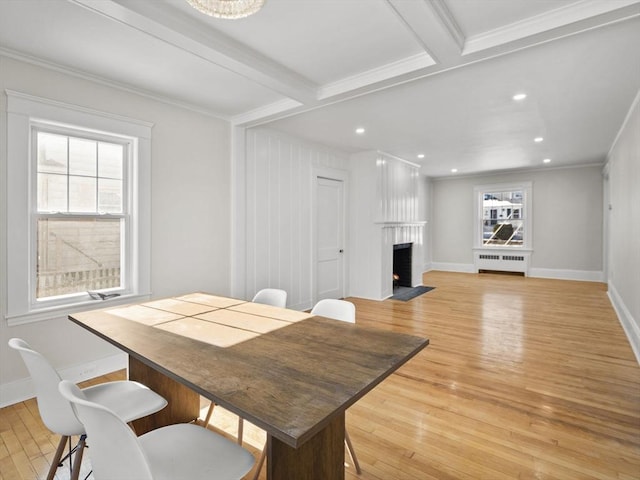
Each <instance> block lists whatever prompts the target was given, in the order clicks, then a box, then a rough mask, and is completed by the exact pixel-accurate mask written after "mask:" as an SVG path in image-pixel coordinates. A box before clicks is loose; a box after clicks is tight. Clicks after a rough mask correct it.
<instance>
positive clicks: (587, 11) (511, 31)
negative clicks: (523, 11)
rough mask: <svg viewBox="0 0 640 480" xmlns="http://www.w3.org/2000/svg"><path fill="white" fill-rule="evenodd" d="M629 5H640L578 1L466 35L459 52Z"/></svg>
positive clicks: (626, 0) (634, 0)
mask: <svg viewBox="0 0 640 480" xmlns="http://www.w3.org/2000/svg"><path fill="white" fill-rule="evenodd" d="M633 5H638V6H639V7H640V2H639V0H608V1H606V2H603V1H601V0H580V1H578V2H575V3H571V4H569V5H564V6H562V7H559V8H556V9H555V10H550V11H548V12H545V13H542V14H540V15H536V16H533V17H529V18H527V19H525V20H521V21H518V22H514V23H511V24H509V25H505V26H503V27H500V28H496V29H494V30H490V31H488V32H485V33H482V34H479V35H473V36H471V37H469V38H467V41H466V42H465V45H464V48H463V51H462V55H463V56H464V55H470V54H472V53H476V52H480V51H482V50H487V49H490V48H494V47H498V46H502V45H505V44H508V43H511V42H515V41H517V40H521V39H523V38H526V37H530V36H532V35H537V34H541V33H544V32H548V31H550V30H553V29H556V28H560V27H564V26H567V25H570V24H573V23H577V22H580V21H583V20H588V19H590V18H593V17H597V16H599V15H603V14H606V13H610V12H614V11H615V10H621V9H623V8H625V7H631V6H633ZM638 14H640V8H639V9H638V11H636V12H635V15H638ZM629 16H634V13H633V12H631V13H630V15H629ZM550 36H551V34H550ZM554 37H555V35H554Z"/></svg>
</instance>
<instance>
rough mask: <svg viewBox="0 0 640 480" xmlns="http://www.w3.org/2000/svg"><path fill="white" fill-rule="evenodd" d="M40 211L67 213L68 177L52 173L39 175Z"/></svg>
mask: <svg viewBox="0 0 640 480" xmlns="http://www.w3.org/2000/svg"><path fill="white" fill-rule="evenodd" d="M38 211H39V212H66V211H67V176H66V175H55V174H51V173H39V174H38Z"/></svg>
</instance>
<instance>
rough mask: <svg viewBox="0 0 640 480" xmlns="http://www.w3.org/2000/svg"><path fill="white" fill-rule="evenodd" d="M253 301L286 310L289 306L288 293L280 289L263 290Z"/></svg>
mask: <svg viewBox="0 0 640 480" xmlns="http://www.w3.org/2000/svg"><path fill="white" fill-rule="evenodd" d="M251 301H252V302H254V303H263V304H265V305H272V306H274V307H281V308H285V307H286V306H287V292H286V290H280V289H279V288H263V289H262V290H260V291H259V292H258V293H256V294H255V296H254V297H253V300H251Z"/></svg>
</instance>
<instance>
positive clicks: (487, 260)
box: [474, 252, 529, 275]
mask: <svg viewBox="0 0 640 480" xmlns="http://www.w3.org/2000/svg"><path fill="white" fill-rule="evenodd" d="M474 258H475V268H476V270H478V271H480V270H493V271H498V272H522V273H524V274H525V275H526V274H527V271H528V270H529V253H528V252H527V253H523V254H521V253H513V252H509V253H504V252H491V253H486V252H475V255H474Z"/></svg>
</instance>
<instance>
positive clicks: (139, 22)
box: [69, 0, 318, 104]
mask: <svg viewBox="0 0 640 480" xmlns="http://www.w3.org/2000/svg"><path fill="white" fill-rule="evenodd" d="M69 1H70V2H72V3H75V4H77V5H80V6H82V7H84V8H87V9H88V10H91V11H93V12H95V13H98V14H101V15H103V16H105V17H107V18H109V19H111V20H113V21H116V22H119V23H121V24H124V25H127V26H129V27H131V28H134V29H136V30H138V31H140V32H143V33H145V34H147V35H150V36H152V37H154V38H157V39H158V40H161V41H163V42H166V43H168V44H170V45H173V46H174V47H176V48H179V49H181V50H183V51H185V52H188V53H190V54H192V55H195V56H197V57H199V58H201V59H203V60H205V61H208V62H210V63H212V64H215V65H217V66H218V67H221V68H224V69H226V70H229V71H231V72H233V73H236V74H238V75H241V76H243V77H245V78H247V79H249V80H251V81H253V82H255V83H257V84H259V85H262V86H264V87H266V88H268V89H270V90H273V91H275V92H277V93H279V94H281V95H283V96H285V97H287V98H290V99H292V100H295V101H296V102H300V103H303V104H307V103H314V102H315V101H316V99H317V90H318V89H317V85H315V84H314V83H312V82H311V81H310V80H308V79H306V78H304V77H303V76H301V75H299V74H297V73H296V72H293V71H291V70H289V69H287V68H286V67H284V66H282V65H280V64H278V63H277V62H274V61H273V60H271V59H270V58H267V57H265V56H264V55H262V54H260V53H258V52H256V51H254V50H252V49H250V48H249V47H247V46H245V45H243V44H241V43H239V42H237V41H235V40H233V39H232V38H230V37H228V36H226V35H224V34H222V33H221V32H219V31H217V30H215V29H213V28H207V27H206V26H204V25H203V24H202V23H200V22H198V21H196V20H194V19H192V18H191V17H189V16H188V15H185V14H184V13H182V12H180V11H179V10H177V9H174V10H173V11H171V12H167V10H166V5H163V6H164V9H162V8H159V7H160V6H159V5H158V4H157V3H156V2H155V1H150V2H147V1H145V2H138V1H134V0H102V1H100V2H95V1H92V0H69Z"/></svg>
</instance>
